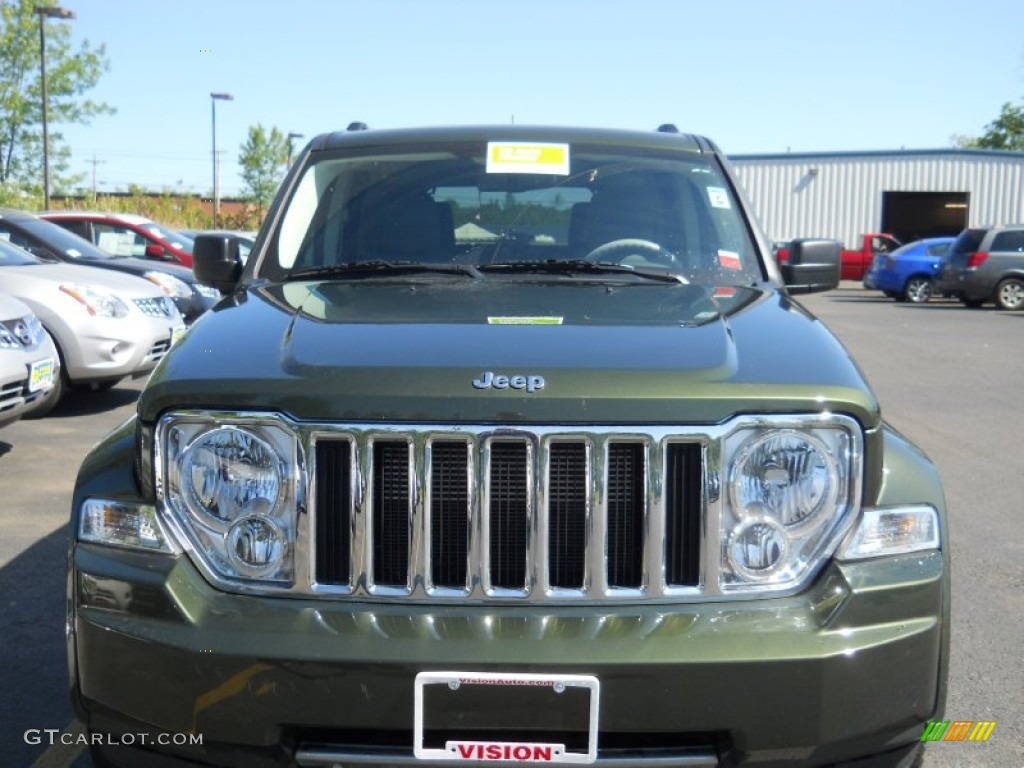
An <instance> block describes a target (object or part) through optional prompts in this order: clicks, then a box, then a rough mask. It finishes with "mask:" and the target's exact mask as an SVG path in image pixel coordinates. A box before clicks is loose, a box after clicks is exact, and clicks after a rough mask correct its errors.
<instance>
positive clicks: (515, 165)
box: [487, 141, 569, 176]
mask: <svg viewBox="0 0 1024 768" xmlns="http://www.w3.org/2000/svg"><path fill="white" fill-rule="evenodd" d="M487 172H488V173H553V174H557V175H559V176H568V175H569V145H568V144H544V143H539V142H526V141H489V142H487Z"/></svg>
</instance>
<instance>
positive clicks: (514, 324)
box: [139, 279, 879, 427]
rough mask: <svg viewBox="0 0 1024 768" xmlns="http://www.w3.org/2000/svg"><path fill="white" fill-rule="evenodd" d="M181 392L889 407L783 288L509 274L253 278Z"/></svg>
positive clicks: (242, 397) (203, 334)
mask: <svg viewBox="0 0 1024 768" xmlns="http://www.w3.org/2000/svg"><path fill="white" fill-rule="evenodd" d="M171 409H231V410H253V411H279V412H282V413H286V414H288V415H290V416H291V417H293V418H295V419H299V420H346V421H386V422H420V423H437V424H447V423H452V422H461V423H475V424H489V423H502V424H531V423H532V424H544V423H558V424H630V423H637V424H672V423H680V424H682V423H688V424H695V423H705V424H707V423H719V422H722V421H725V420H726V419H728V418H730V417H731V416H733V415H735V414H737V413H807V412H812V413H813V412H823V411H833V412H842V413H848V414H850V415H852V416H854V417H855V418H857V419H859V420H860V421H861V423H863V424H864V425H865V426H868V427H870V426H873V425H875V424H876V423H877V422H878V420H879V413H878V406H877V403H876V401H875V399H874V397H873V395H872V394H871V392H870V390H869V389H868V387H867V385H866V383H865V382H864V380H863V377H862V375H861V373H860V372H859V371H858V370H857V368H856V366H855V365H854V364H853V362H852V361H851V360H850V358H849V355H848V354H847V352H846V350H845V349H844V348H843V347H842V345H841V344H840V343H839V342H838V341H837V340H836V339H835V338H834V337H833V336H832V334H831V333H830V332H829V331H828V330H827V329H826V328H825V327H824V325H822V324H821V323H820V322H819V321H817V320H816V319H815V318H813V317H812V316H811V315H810V314H808V313H807V312H806V311H805V310H804V309H803V308H802V307H801V306H800V305H799V304H797V303H795V302H793V301H792V300H790V299H789V298H788V297H786V296H785V295H783V294H780V293H778V292H777V291H775V290H774V289H772V288H766V289H755V288H718V289H714V288H706V287H701V286H694V285H683V284H666V283H657V282H649V283H647V282H645V283H630V284H627V285H620V284H607V283H601V282H594V281H558V280H552V281H548V282H536V281H533V282H530V281H511V280H507V279H498V280H490V279H488V280H466V279H455V280H452V279H442V280H419V281H409V280H406V281H389V280H364V281H337V282H332V281H326V282H325V281H303V282H292V283H284V284H279V285H270V286H257V287H249V288H248V289H247V290H245V291H240V292H238V293H237V294H235V295H234V296H233V297H230V299H228V300H226V301H223V302H221V303H220V304H219V305H218V306H217V307H216V308H215V309H213V310H211V311H209V312H207V313H206V314H205V315H204V316H203V317H201V318H200V319H199V321H197V322H196V323H195V324H194V325H193V326H192V328H191V329H190V330H189V332H188V334H187V335H186V337H185V338H184V339H183V340H182V341H181V342H179V344H178V346H176V347H175V348H174V349H173V350H171V352H170V353H169V354H168V355H167V356H166V357H165V358H164V360H163V361H162V362H161V363H160V365H159V366H158V368H157V369H156V371H154V373H153V375H152V377H151V379H150V382H149V384H148V386H147V387H146V389H145V391H144V392H143V395H142V397H141V399H140V402H139V413H140V416H141V418H143V419H144V420H146V421H153V420H155V419H156V418H157V417H158V416H159V415H160V413H162V412H164V411H166V410H171Z"/></svg>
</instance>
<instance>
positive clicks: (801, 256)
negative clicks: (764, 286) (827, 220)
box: [779, 238, 843, 293]
mask: <svg viewBox="0 0 1024 768" xmlns="http://www.w3.org/2000/svg"><path fill="white" fill-rule="evenodd" d="M842 250H843V246H842V244H841V243H840V242H839V241H837V240H824V239H820V238H799V239H797V240H793V241H792V242H790V244H789V258H788V259H787V260H786V262H785V263H783V264H779V270H780V271H781V272H782V281H783V282H784V283H785V284H786V287H787V288H788V289H789V292H790V293H818V292H820V291H831V290H832V289H834V288H838V287H839V265H840V261H841V253H842Z"/></svg>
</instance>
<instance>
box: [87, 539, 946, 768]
mask: <svg viewBox="0 0 1024 768" xmlns="http://www.w3.org/2000/svg"><path fill="white" fill-rule="evenodd" d="M71 566H72V567H71V569H70V571H69V593H70V596H71V600H70V601H69V610H70V615H69V661H70V664H71V670H72V688H73V691H72V694H73V700H74V703H75V705H76V707H77V709H78V713H79V716H80V718H81V719H82V720H83V722H84V723H85V725H86V727H87V728H88V729H89V730H90V731H92V732H94V733H106V734H112V735H114V736H115V739H114V740H115V741H116V735H117V734H139V733H151V734H157V733H177V734H184V733H187V734H201V735H202V742H203V743H202V745H201V746H167V747H160V749H161V750H166V751H167V752H169V753H170V754H175V755H177V756H179V757H181V758H186V759H191V760H194V761H197V762H204V763H214V764H217V765H226V766H243V765H244V766H263V765H265V766H272V765H273V766H277V765H294V764H296V763H295V761H296V760H298V764H299V765H338V764H344V765H360V764H377V765H382V764H387V765H403V764H412V763H414V762H416V761H414V759H413V744H412V741H413V713H414V704H413V693H414V680H415V677H416V674H417V673H418V672H420V671H423V670H442V669H443V670H460V671H461V670H464V671H467V672H505V673H508V672H533V673H555V674H569V673H575V674H586V675H593V676H595V677H597V679H598V680H599V681H600V694H599V703H600V710H599V750H598V764H604V763H610V762H611V761H622V760H629V761H632V762H630V763H622V762H616V765H624V764H637V765H718V764H719V761H722V763H721V764H728V765H733V764H738V763H743V764H758V765H775V764H788V763H792V764H801V765H827V764H832V763H836V762H840V761H843V760H848V759H853V758H857V757H860V756H863V755H868V754H875V753H882V752H887V751H889V750H895V749H899V748H901V747H907V748H909V747H910V745H912V744H913V743H914V742H916V741H918V740H919V739H920V736H921V733H922V732H923V728H924V724H925V723H927V722H928V721H929V720H930V719H935V718H936V717H939V716H940V715H941V710H942V707H943V699H944V696H945V691H944V679H945V672H944V670H945V663H946V662H945V659H944V653H945V651H944V648H945V645H946V644H945V639H944V634H945V633H946V632H947V631H948V627H947V626H946V625H945V623H944V621H943V616H944V615H945V611H944V606H945V605H946V602H945V601H946V599H947V594H948V593H947V591H946V586H945V581H946V573H945V570H946V565H945V563H944V559H943V556H942V555H941V553H924V554H922V553H918V554H914V555H906V556H901V557H893V558H885V559H879V560H875V561H866V562H860V563H856V564H837V563H833V564H830V565H829V566H828V567H827V568H826V569H825V571H823V573H822V574H821V576H820V578H819V579H817V581H816V582H815V584H814V585H813V586H812V587H811V588H810V589H809V590H807V591H806V592H804V593H802V594H800V595H796V596H792V597H786V598H773V599H761V600H746V601H723V602H714V603H701V604H685V605H680V604H656V605H644V606H637V605H630V606H611V605H601V606H591V607H581V606H575V607H572V608H561V607H544V608H543V609H539V608H538V607H537V606H532V607H508V606H485V605H477V606H458V607H455V606H442V605H433V604H430V605H427V604H423V603H413V604H409V603H404V604H387V603H386V602H383V601H382V602H377V603H375V604H371V603H368V602H354V601H348V602H347V601H344V600H294V599H286V598H285V599H281V598H279V599H274V598H261V597H251V596H242V595H233V594H225V593H223V592H219V591H217V590H216V589H214V588H213V587H211V586H210V585H209V584H208V583H207V582H206V581H205V580H204V579H203V577H202V576H201V575H200V574H199V573H198V571H196V569H195V568H194V567H193V566H192V564H191V562H190V561H189V560H188V559H187V557H184V556H170V555H160V556H154V555H148V554H139V553H135V552H130V551H126V550H118V549H113V548H107V547H100V546H96V545H90V544H81V543H79V544H77V545H75V547H74V548H73V550H72V553H71ZM495 706H496V707H501V706H502V704H501V702H500V700H496V701H495ZM448 714H450V715H451V716H452V717H453V718H454V719H455V720H457V719H458V716H459V715H458V713H448ZM552 722H553V721H552V718H551V717H549V716H548V715H546V714H545V713H536V716H535V720H534V721H532V722H531V724H530V726H531V727H532V728H535V729H537V732H538V734H539V735H538V737H537V739H536V740H539V741H544V740H545V738H544V735H545V731H547V730H549V729H552V727H553V726H552ZM549 735H551V734H549ZM135 743H136V744H138V743H139V740H138V739H136V740H135ZM129 751H130V750H129ZM114 752H115V753H116V750H114ZM111 756H114V754H113V753H112V755H111ZM659 760H667V761H668V762H659ZM417 764H425V765H430V763H422V762H419V763H417ZM433 764H434V765H438V763H433Z"/></svg>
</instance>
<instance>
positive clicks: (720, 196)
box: [708, 187, 732, 208]
mask: <svg viewBox="0 0 1024 768" xmlns="http://www.w3.org/2000/svg"><path fill="white" fill-rule="evenodd" d="M708 200H710V201H711V207H712V208H732V206H731V205H729V195H728V193H727V192H726V191H725V189H724V188H723V187H708Z"/></svg>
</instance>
